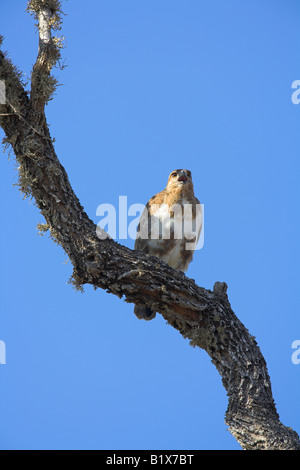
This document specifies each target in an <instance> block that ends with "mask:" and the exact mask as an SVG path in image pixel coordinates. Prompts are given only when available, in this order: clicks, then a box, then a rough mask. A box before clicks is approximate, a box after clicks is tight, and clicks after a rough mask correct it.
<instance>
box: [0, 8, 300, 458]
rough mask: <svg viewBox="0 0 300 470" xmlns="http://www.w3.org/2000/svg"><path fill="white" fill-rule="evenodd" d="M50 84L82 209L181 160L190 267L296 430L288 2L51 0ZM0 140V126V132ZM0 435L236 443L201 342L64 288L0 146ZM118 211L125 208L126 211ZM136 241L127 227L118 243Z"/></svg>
mask: <svg viewBox="0 0 300 470" xmlns="http://www.w3.org/2000/svg"><path fill="white" fill-rule="evenodd" d="M25 7H26V2H25V1H23V0H14V1H13V2H8V1H4V0H1V1H0V10H1V18H0V30H1V34H3V35H4V36H5V42H4V48H5V49H6V50H8V51H9V55H10V57H11V58H12V60H13V62H14V63H15V64H17V65H18V66H19V67H20V68H21V70H22V71H23V72H24V73H25V74H26V75H27V77H28V76H30V71H31V68H32V64H33V63H34V60H35V56H36V53H37V48H38V41H37V33H36V31H35V30H34V27H33V23H34V21H33V18H32V17H30V16H29V15H28V14H27V13H26V12H25ZM63 9H64V11H65V13H66V14H67V15H66V16H65V17H64V23H63V30H62V34H63V35H64V36H65V37H66V49H65V50H64V51H63V57H64V59H65V63H66V65H67V67H66V68H65V69H64V70H63V71H60V70H56V71H55V75H56V77H57V78H58V79H59V81H60V83H61V84H62V86H60V87H59V88H58V90H57V94H56V96H55V99H54V100H53V101H52V102H50V103H49V105H48V106H47V119H48V122H49V125H50V130H51V134H52V136H53V137H55V138H56V151H57V154H58V157H59V159H60V161H61V163H62V164H63V165H64V167H65V169H66V171H67V173H68V175H69V178H70V181H71V184H72V186H73V189H74V190H75V192H76V194H77V195H78V197H79V199H80V201H81V203H82V205H83V206H84V208H85V210H86V211H87V213H88V214H89V216H90V217H91V218H92V219H93V220H94V221H95V222H96V223H98V222H99V217H97V216H96V210H97V207H98V206H99V205H100V204H102V203H110V204H114V205H117V204H118V199H119V196H120V195H126V196H127V198H128V205H131V204H134V203H146V202H147V200H148V199H149V198H150V197H151V196H152V195H153V194H155V193H156V192H158V191H160V190H161V189H163V188H164V186H165V184H166V180H167V177H168V174H169V173H170V172H171V171H172V170H173V169H176V168H189V169H190V170H191V171H192V173H193V179H194V186H195V193H196V195H197V197H198V198H199V199H200V201H201V202H202V203H203V204H204V205H205V243H204V247H203V249H202V250H201V251H198V252H197V253H196V254H195V257H194V261H193V262H192V264H191V265H190V267H189V270H188V272H187V275H188V276H189V277H191V278H193V279H195V280H196V282H197V283H198V284H199V285H201V286H203V287H205V288H209V289H212V287H213V284H214V282H215V281H226V282H227V284H228V286H229V288H228V294H229V299H230V302H231V305H232V307H233V309H234V311H235V313H236V314H237V316H238V317H239V319H240V320H241V321H242V322H243V323H244V324H245V325H246V327H247V328H248V329H249V331H250V332H251V333H252V334H253V335H254V336H255V337H256V339H257V341H258V344H259V346H260V348H261V350H262V353H263V355H264V357H265V359H266V361H267V364H268V369H269V373H270V376H271V381H272V388H273V394H274V399H275V402H276V404H277V409H278V412H279V414H280V417H281V420H282V422H283V423H284V424H285V425H288V426H291V427H293V428H294V429H295V430H297V431H298V432H300V410H299V406H298V401H299V385H300V364H299V365H295V364H293V363H292V360H291V356H292V352H293V350H292V348H291V345H292V343H293V341H295V340H299V339H300V328H299V327H300V320H299V301H300V299H299V261H300V260H299V236H300V233H299V221H298V219H299V170H300V165H299V124H300V104H299V105H295V104H293V103H292V101H291V95H292V91H293V90H292V89H291V84H292V82H293V81H294V80H297V79H298V80H299V79H300V65H299V64H300V47H299V45H300V44H299V42H300V40H299V27H300V5H299V2H297V1H296V0H285V1H279V0H272V1H271V0H252V1H243V2H241V1H238V0H234V1H233V0H228V1H226V2H224V1H223V0H213V1H207V0H206V1H204V0H197V1H196V0H188V1H185V2H183V1H182V0H181V1H179V0H160V1H158V0H151V1H150V0H143V1H142V2H141V1H137V0H136V1H134V0H127V1H126V2H123V1H120V0H115V1H114V2H111V1H108V0H103V1H102V0H97V1H92V0H86V1H85V2H82V1H79V0H74V1H72V2H64V5H63ZM0 134H1V137H2V136H3V132H2V131H0ZM0 171H1V176H2V178H1V188H0V205H1V220H2V226H1V227H2V229H1V231H0V241H1V243H0V250H1V253H0V256H1V282H0V298H1V303H0V309H1V317H0V340H2V341H4V342H5V345H6V362H7V363H6V365H0V382H1V383H0V384H1V386H0V415H1V424H0V447H1V449H239V448H240V447H239V445H238V444H237V442H236V441H235V439H234V438H233V437H232V436H231V434H230V433H229V432H228V430H227V428H226V426H225V424H224V414H225V411H226V408H227V397H226V392H225V390H224V388H223V387H222V383H221V379H220V376H219V375H218V373H217V371H216V369H215V367H214V366H213V365H212V364H211V362H210V359H209V357H208V356H207V354H206V353H205V352H204V351H202V350H200V349H193V348H191V347H190V346H189V343H188V341H187V340H184V339H183V338H182V337H181V336H180V335H179V333H178V332H176V331H175V330H173V329H172V328H171V327H170V326H168V325H166V324H165V321H164V320H163V319H162V318H161V317H160V315H157V318H156V319H155V320H154V321H152V322H147V323H146V322H142V321H138V320H137V319H136V318H135V316H134V315H133V313H132V312H133V305H131V304H127V303H125V302H124V301H123V300H119V299H118V298H116V297H114V296H112V295H108V294H107V293H105V292H104V291H101V290H97V291H94V289H93V288H92V287H91V286H86V287H85V293H84V294H81V293H77V292H75V290H74V289H73V288H72V286H71V285H69V284H68V279H69V278H70V276H71V272H72V269H71V265H70V263H69V262H67V256H66V255H65V254H64V253H63V251H62V249H61V248H60V247H57V246H56V245H55V244H53V243H52V241H51V240H50V239H49V238H48V236H47V235H46V236H44V237H40V236H38V235H37V230H36V225H37V224H38V223H39V222H44V220H43V217H42V216H41V215H40V214H39V212H38V210H37V208H36V206H35V205H34V202H33V201H29V200H25V201H24V200H23V199H22V195H21V194H20V192H19V191H18V190H17V188H16V187H14V184H15V183H16V182H17V172H16V164H15V161H14V157H13V154H11V156H10V157H9V158H8V155H7V154H2V156H1V158H0ZM129 221H130V218H129ZM120 242H121V243H123V244H125V245H127V246H129V247H130V248H133V244H134V242H133V240H131V239H128V240H120Z"/></svg>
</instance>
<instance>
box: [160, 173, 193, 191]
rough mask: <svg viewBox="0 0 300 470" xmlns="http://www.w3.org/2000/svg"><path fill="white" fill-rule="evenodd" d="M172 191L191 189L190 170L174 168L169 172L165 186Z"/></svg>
mask: <svg viewBox="0 0 300 470" xmlns="http://www.w3.org/2000/svg"><path fill="white" fill-rule="evenodd" d="M166 189H168V190H170V191H172V190H174V189H177V190H178V189H184V190H186V189H187V190H192V189H193V181H192V173H191V172H190V170H174V171H172V172H171V173H170V175H169V179H168V184H167V188H166Z"/></svg>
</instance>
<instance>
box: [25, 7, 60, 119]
mask: <svg viewBox="0 0 300 470" xmlns="http://www.w3.org/2000/svg"><path fill="white" fill-rule="evenodd" d="M27 10H28V11H29V12H30V13H32V14H33V15H34V17H35V19H36V20H37V21H38V30H39V51H38V56H37V59H36V62H35V64H34V67H33V70H32V74H31V94H30V101H31V106H32V109H34V110H35V111H37V112H41V111H42V110H43V109H44V106H45V104H46V103H47V102H48V101H49V100H50V99H52V96H53V93H54V91H55V90H56V87H57V85H58V82H57V80H56V79H55V78H54V77H53V76H52V75H51V70H52V68H53V67H54V66H56V65H57V64H59V61H60V59H61V48H62V38H59V37H58V36H55V37H52V30H59V29H61V2H60V1H58V0H30V2H29V3H28V7H27Z"/></svg>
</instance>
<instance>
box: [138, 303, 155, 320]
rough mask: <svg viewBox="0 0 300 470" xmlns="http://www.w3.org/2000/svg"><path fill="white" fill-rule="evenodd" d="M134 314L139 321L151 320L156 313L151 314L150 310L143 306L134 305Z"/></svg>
mask: <svg viewBox="0 0 300 470" xmlns="http://www.w3.org/2000/svg"><path fill="white" fill-rule="evenodd" d="M134 313H135V315H136V316H137V317H138V319H139V320H147V321H148V320H153V318H155V316H156V312H153V310H151V308H149V307H145V306H144V305H135V306H134Z"/></svg>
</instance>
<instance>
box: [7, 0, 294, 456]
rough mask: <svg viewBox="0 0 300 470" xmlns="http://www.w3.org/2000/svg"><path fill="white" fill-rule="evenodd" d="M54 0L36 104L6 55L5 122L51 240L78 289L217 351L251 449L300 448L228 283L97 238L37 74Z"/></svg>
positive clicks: (236, 427)
mask: <svg viewBox="0 0 300 470" xmlns="http://www.w3.org/2000/svg"><path fill="white" fill-rule="evenodd" d="M50 3H51V4H52V7H53V5H54V4H56V6H57V5H58V4H59V2H55V1H53V2H50V1H48V0H47V1H46V0H45V1H42V0H35V1H33V0H32V1H31V2H30V3H29V5H30V7H31V9H34V11H35V12H36V13H37V12H38V19H39V25H40V26H39V28H40V41H41V42H42V45H41V48H40V51H39V56H38V59H37V63H36V66H35V69H34V72H33V74H32V84H31V85H32V86H31V99H30V100H29V98H28V95H27V93H26V92H25V90H24V87H23V84H22V82H21V78H20V74H19V73H18V71H17V70H16V69H15V67H13V65H12V64H11V62H10V61H9V60H8V59H7V57H6V56H5V55H4V54H3V53H2V52H1V53H0V79H1V80H5V82H6V89H7V104H6V105H1V106H0V114H2V115H1V116H0V124H1V126H2V127H3V129H4V131H5V134H6V141H7V142H9V143H10V144H11V145H12V147H13V150H14V153H15V156H16V159H17V160H18V162H19V174H20V188H21V190H22V191H23V192H24V194H26V195H31V196H32V197H34V199H35V201H36V204H37V205H38V207H39V209H40V211H41V213H42V214H43V216H44V217H45V219H46V222H47V227H48V229H49V230H50V232H51V235H52V237H54V238H55V240H56V241H57V242H58V243H59V244H60V245H61V246H62V248H63V249H64V250H65V252H66V253H67V254H68V256H69V258H70V260H71V262H72V265H73V268H74V271H73V282H74V284H75V285H76V287H77V288H81V287H82V286H83V285H84V284H91V285H93V286H95V287H99V288H101V289H105V290H106V291H107V292H109V293H112V294H114V295H117V296H118V297H120V298H121V297H124V298H125V300H126V301H127V302H131V303H137V304H144V305H146V306H148V307H149V308H151V309H152V310H154V311H157V312H159V313H160V314H161V315H162V316H163V317H164V318H165V319H166V321H167V322H168V323H169V324H170V325H171V326H173V327H174V328H176V329H177V330H178V331H179V332H180V333H181V335H182V336H183V337H185V338H188V339H189V340H190V342H191V345H193V346H198V347H200V348H202V349H204V350H205V351H206V352H207V353H208V354H209V356H210V357H211V360H212V362H213V364H214V365H215V366H216V368H217V370H218V371H219V373H220V375H221V377H222V382H223V385H224V387H225V389H226V391H227V393H228V398H229V401H228V409H227V412H226V417H225V421H226V423H227V425H228V426H229V430H230V431H231V433H232V434H233V435H234V436H235V438H236V439H237V440H238V442H239V443H240V444H241V446H242V447H243V448H244V449H300V441H299V437H298V435H297V433H296V432H295V431H293V430H292V429H291V428H289V427H286V426H284V425H283V424H282V423H281V422H280V420H279V416H278V413H277V411H276V407H275V403H274V400H273V396H272V390H271V382H270V378H269V374H268V370H267V366H266V363H265V360H264V358H263V356H262V354H261V351H260V349H259V347H258V345H257V343H256V341H255V339H254V337H253V336H251V334H250V333H249V332H248V330H247V329H246V328H245V326H244V325H243V324H242V323H241V322H240V321H239V319H238V318H237V317H236V316H235V314H234V312H233V311H232V309H231V306H230V303H229V301H228V298H227V286H226V284H225V283H216V284H215V286H214V289H213V291H210V290H207V289H204V288H201V287H199V286H197V285H196V284H195V282H194V281H193V280H192V279H188V278H187V277H186V276H185V275H184V274H183V273H181V272H178V271H175V270H173V269H172V268H170V267H169V266H168V265H167V264H165V263H163V262H161V261H160V260H159V259H158V258H156V257H154V256H149V255H147V254H145V253H142V252H138V251H134V250H130V249H128V248H126V247H124V246H122V245H119V244H118V243H116V242H114V241H113V240H111V239H105V240H100V239H99V238H98V236H97V234H96V226H95V224H94V223H93V222H92V221H91V220H90V219H89V217H88V216H87V214H86V213H85V212H84V210H83V208H82V206H81V204H80V202H79V200H78V198H77V197H76V195H75V194H74V192H73V190H72V187H71V185H70V182H69V179H68V176H67V174H66V172H65V170H64V168H63V167H62V165H61V164H60V162H59V160H58V158H57V156H56V154H55V150H54V147H53V142H52V139H51V137H50V133H49V129H48V126H47V123H46V119H45V116H44V111H43V106H44V103H45V102H46V100H47V98H46V97H47V96H48V95H47V93H46V92H45V89H46V88H47V87H46V86H44V83H45V82H43V83H42V84H41V87H40V85H39V84H38V77H41V76H42V75H43V74H44V75H45V76H46V77H48V78H49V67H48V66H46V65H45V64H47V63H48V65H49V56H48V52H49V51H47V47H48V46H47V44H49V43H50V42H51V41H50V39H49V29H48V26H47V25H49V21H50V20H49V15H50V13H49V12H48V11H47V9H45V8H46V6H47V8H48V10H49V11H50V12H51V14H52V15H53V11H52V10H51V8H50V7H49V5H50ZM49 41H50V42H49ZM50 62H51V60H50ZM32 106H33V107H34V113H33V112H32ZM12 112H13V115H5V114H9V113H12Z"/></svg>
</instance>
